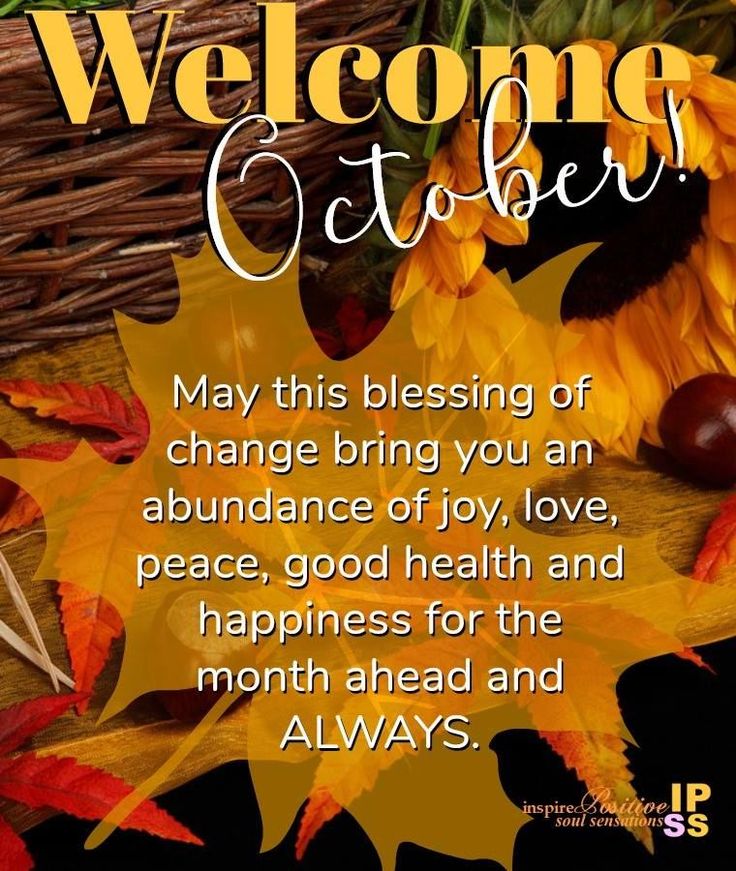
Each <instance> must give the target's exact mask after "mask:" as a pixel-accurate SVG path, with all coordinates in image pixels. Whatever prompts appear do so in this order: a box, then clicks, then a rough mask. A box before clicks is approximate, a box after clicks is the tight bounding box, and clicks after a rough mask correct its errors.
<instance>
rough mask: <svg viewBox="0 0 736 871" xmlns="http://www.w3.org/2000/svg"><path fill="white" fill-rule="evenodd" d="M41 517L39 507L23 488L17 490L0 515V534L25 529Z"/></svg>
mask: <svg viewBox="0 0 736 871" xmlns="http://www.w3.org/2000/svg"><path fill="white" fill-rule="evenodd" d="M40 517H41V509H40V508H39V507H38V505H37V504H36V502H35V501H34V500H33V499H32V498H31V497H30V496H29V495H28V493H26V492H25V491H24V490H19V491H18V493H17V495H16V497H15V501H14V502H13V504H12V505H11V506H10V508H8V510H7V511H6V512H5V514H3V515H2V517H0V535H2V534H3V533H5V532H15V531H16V530H18V529H25V528H26V527H27V526H30V525H31V524H32V523H35V522H36V521H37V520H38V519H39V518H40Z"/></svg>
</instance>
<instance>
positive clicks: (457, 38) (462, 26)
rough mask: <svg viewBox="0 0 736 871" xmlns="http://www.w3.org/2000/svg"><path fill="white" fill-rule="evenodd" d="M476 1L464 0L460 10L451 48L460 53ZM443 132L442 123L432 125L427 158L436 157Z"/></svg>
mask: <svg viewBox="0 0 736 871" xmlns="http://www.w3.org/2000/svg"><path fill="white" fill-rule="evenodd" d="M474 2H475V0H463V3H462V6H461V7H460V12H459V13H458V16H457V22H456V24H455V31H454V32H453V34H452V39H451V40H450V48H451V49H452V50H453V51H456V52H457V53H458V54H459V53H460V51H461V49H462V47H463V42H464V41H465V32H466V30H467V29H468V18H469V17H470V10H471V8H472V6H473V3H474ZM441 134H442V124H433V125H432V126H431V127H430V129H429V134H428V135H427V141H426V142H425V144H424V157H425V158H426V159H427V160H431V159H432V158H433V157H434V154H435V152H436V151H437V146H438V144H439V141H440V135H441Z"/></svg>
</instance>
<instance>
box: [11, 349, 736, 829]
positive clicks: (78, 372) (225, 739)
mask: <svg viewBox="0 0 736 871" xmlns="http://www.w3.org/2000/svg"><path fill="white" fill-rule="evenodd" d="M0 373H2V374H1V375H0V377H2V378H18V377H31V378H35V379H38V380H40V381H59V380H64V379H67V380H76V381H81V382H83V383H87V384H90V383H93V382H95V381H104V382H105V383H106V384H108V385H110V386H111V387H114V388H116V389H118V390H120V391H121V392H122V393H123V394H125V395H128V394H129V389H128V385H127V380H126V374H125V359H124V355H123V353H122V350H121V349H120V346H119V345H118V342H117V339H116V337H114V336H111V335H106V336H101V337H96V338H93V339H87V340H83V341H79V342H75V343H68V344H63V345H57V346H56V347H55V348H54V349H52V350H47V351H41V352H37V353H35V354H31V355H28V356H24V357H21V358H19V359H17V360H14V361H12V362H7V363H4V364H2V365H1V366H0ZM63 430H65V427H62V426H57V425H54V424H53V423H49V422H46V421H38V420H36V419H35V418H33V416H32V415H31V414H27V413H25V412H22V411H18V410H16V409H12V408H10V407H8V406H7V405H5V404H3V403H0V436H1V437H3V438H5V439H6V440H7V441H8V442H10V443H11V444H12V445H14V446H15V447H20V446H22V445H25V444H28V443H30V442H33V441H38V440H50V439H52V438H54V437H62V432H63ZM595 474H596V475H601V476H603V477H605V478H606V479H608V482H607V483H608V484H609V485H610V484H611V483H614V484H615V486H616V487H620V488H621V492H625V491H630V492H631V493H634V494H635V495H636V498H635V499H632V500H630V502H629V503H628V504H629V506H630V511H629V510H627V521H628V519H629V518H631V519H632V520H633V521H634V522H637V523H639V524H641V526H642V527H643V528H644V529H651V530H659V531H660V532H661V539H660V540H661V544H662V551H663V556H664V557H665V558H666V559H667V560H668V561H669V562H670V563H671V564H672V565H673V566H674V567H675V568H677V569H678V570H680V571H682V572H687V571H688V570H689V569H690V567H691V566H692V562H693V559H694V556H695V554H696V552H697V550H698V547H699V545H700V543H701V541H702V537H703V534H704V531H705V529H706V528H707V526H708V524H709V522H710V520H711V519H712V517H713V516H714V514H715V511H716V509H717V506H718V504H719V502H720V501H721V500H722V498H723V494H722V493H718V492H708V491H700V490H697V489H696V488H694V487H691V486H689V485H686V484H683V483H680V482H677V481H676V480H674V479H672V478H670V477H666V476H663V475H660V474H658V473H656V472H654V471H652V470H651V469H650V468H649V467H647V466H638V467H637V466H634V465H632V464H629V463H623V462H618V461H614V460H607V459H604V460H603V461H602V462H601V463H600V465H599V467H598V468H597V471H596V472H595ZM37 528H38V529H42V527H41V526H40V524H39V525H37ZM16 537H17V536H15V535H13V534H11V535H8V536H5V537H4V539H2V540H0V546H1V547H3V548H4V552H5V554H6V556H7V558H8V560H9V561H10V563H11V565H12V566H13V568H14V570H15V571H16V574H17V576H18V578H19V580H20V582H21V584H22V585H23V587H24V590H25V592H26V595H27V597H28V599H29V602H30V604H31V606H32V608H33V610H34V613H35V614H36V615H37V618H38V620H39V623H40V625H41V628H42V632H43V635H44V638H45V640H46V643H47V645H48V648H49V652H50V654H51V657H52V659H53V660H54V662H55V663H56V664H57V665H58V666H60V667H61V668H62V669H63V670H64V671H67V673H69V666H68V660H67V657H66V651H65V646H64V639H63V636H62V633H61V630H60V627H59V621H58V615H57V611H56V604H55V601H54V585H53V584H51V583H31V581H30V579H31V578H32V576H33V574H34V571H35V568H36V566H37V565H38V563H39V561H40V557H41V553H42V549H43V546H44V536H43V534H34V535H31V536H28V537H25V538H22V539H21V540H19V541H14V539H15V538H16ZM0 617H1V618H2V619H3V620H5V621H6V622H7V623H9V624H10V625H11V626H13V628H15V629H16V630H17V631H18V632H19V633H20V634H21V635H23V637H27V634H26V632H25V629H24V628H23V626H22V625H21V623H20V620H19V618H18V617H17V615H16V613H15V611H14V608H13V607H12V605H11V603H10V601H9V597H8V596H7V594H5V593H4V591H0ZM681 629H682V632H681V634H682V640H683V641H684V642H685V643H688V644H704V643H707V642H709V641H714V640H718V639H721V638H725V637H729V636H731V635H734V634H736V613H734V612H729V611H725V612H723V613H719V614H711V615H706V616H705V617H704V618H703V619H700V620H698V621H690V623H686V624H684V625H683V626H682V627H681ZM119 655H120V645H118V646H117V648H116V650H115V654H114V655H113V657H112V658H111V661H110V663H109V664H108V667H107V668H106V670H105V672H104V674H103V676H102V678H101V679H100V681H99V683H98V687H97V692H96V699H101V698H105V697H107V696H108V695H109V693H110V691H111V689H112V686H113V683H114V680H115V673H116V664H117V662H119ZM0 664H1V668H2V672H1V674H2V680H1V681H0V706H5V705H7V704H10V703H12V702H15V701H19V700H22V699H27V698H31V697H34V696H36V695H40V694H44V693H48V692H50V691H51V688H50V683H49V681H48V678H47V677H45V676H44V674H43V673H42V672H40V671H39V670H37V669H36V668H34V667H33V666H31V665H29V664H28V663H27V662H25V660H21V659H20V658H18V657H17V656H16V655H15V654H14V653H13V652H12V651H10V650H9V649H8V648H7V647H5V646H4V645H3V648H2V649H0ZM95 711H99V702H96V703H95V704H93V706H92V710H91V711H90V713H88V714H87V715H86V716H84V717H76V716H75V715H73V714H70V715H68V716H66V717H64V718H63V719H62V720H60V721H59V722H58V723H57V724H56V725H54V726H53V727H51V728H49V729H47V730H46V731H44V732H43V733H41V734H40V735H39V736H38V737H37V738H36V739H35V740H34V742H33V743H34V746H35V747H36V748H40V749H46V750H53V751H54V752H56V753H59V754H61V755H64V754H66V755H74V756H76V757H78V758H79V759H80V760H83V761H89V762H94V763H95V764H97V765H101V766H103V767H105V768H107V769H109V770H111V771H114V772H117V773H119V774H121V775H124V776H125V777H126V778H128V779H129V780H131V781H132V782H134V783H139V782H141V781H143V780H144V779H145V778H146V777H148V776H149V775H150V774H151V773H152V772H153V771H154V770H155V769H156V768H157V767H158V766H159V765H160V764H162V763H163V762H164V761H165V760H166V759H167V758H168V757H169V756H170V755H171V753H172V752H173V751H174V750H175V749H176V747H177V746H178V745H179V744H180V742H181V740H182V738H183V736H184V735H185V734H187V732H188V731H189V727H188V726H186V725H181V724H178V723H176V722H173V721H171V720H169V719H167V716H166V714H165V713H164V710H163V708H162V707H161V706H160V704H159V703H158V701H157V700H156V699H154V698H149V699H144V700H140V701H139V702H137V703H136V704H135V705H133V706H132V707H131V708H130V709H129V710H128V711H126V712H125V713H124V714H121V715H119V716H118V717H116V718H114V719H113V720H111V721H108V722H107V723H105V724H103V725H101V726H99V727H98V726H97V725H96V717H95ZM242 726H243V723H242V716H241V715H240V714H238V713H235V714H233V715H232V716H231V717H228V718H226V719H225V720H224V721H223V722H222V723H221V724H219V725H218V727H217V731H216V733H215V734H214V735H212V736H210V739H209V740H207V741H206V743H205V744H204V745H203V746H202V747H200V748H199V750H198V751H197V752H196V753H194V754H192V755H191V756H190V757H189V758H188V759H187V760H186V761H185V762H184V763H183V764H182V765H181V766H180V767H179V768H178V769H177V771H176V772H175V774H174V775H173V777H172V778H171V780H169V781H168V783H167V786H168V787H171V786H173V785H175V784H177V783H181V782H183V781H185V780H187V779H190V778H192V777H194V776H196V775H198V774H200V773H202V772H203V771H205V770H207V769H209V768H211V767H213V766H215V765H218V764H220V763H222V762H225V761H227V760H230V759H233V758H242V757H243V756H244V750H245V737H244V734H243V730H242ZM3 813H5V809H3ZM9 816H10V817H11V819H13V822H14V824H16V825H20V826H28V825H31V824H32V823H34V822H36V821H37V820H38V819H39V816H38V814H33V813H30V812H28V813H26V812H22V811H19V810H18V809H17V806H14V808H13V809H11V810H10V812H9Z"/></svg>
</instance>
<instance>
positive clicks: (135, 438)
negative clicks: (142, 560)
mask: <svg viewBox="0 0 736 871" xmlns="http://www.w3.org/2000/svg"><path fill="white" fill-rule="evenodd" d="M0 394H4V395H5V396H7V397H8V399H9V400H10V403H11V404H12V405H13V406H15V407H16V408H29V409H32V410H33V411H34V412H35V413H36V414H37V415H38V416H39V417H50V418H53V419H55V420H59V421H63V422H64V423H68V424H71V425H73V426H79V427H87V428H89V427H93V428H96V429H102V430H105V431H106V432H108V433H110V434H112V435H114V436H116V438H115V439H113V440H104V439H96V440H92V441H90V442H89V444H90V445H91V446H92V447H93V448H94V449H95V450H96V451H97V453H98V454H99V455H100V456H101V457H103V458H104V459H106V460H108V461H109V462H111V463H118V462H122V461H125V460H134V459H136V458H137V457H138V456H140V454H141V453H142V451H143V450H144V448H145V446H146V444H147V442H148V437H149V434H150V426H149V422H148V416H147V415H146V411H145V408H144V407H143V403H142V402H141V401H140V399H138V397H137V396H134V397H133V398H132V399H131V400H130V401H127V400H125V399H123V397H122V396H121V395H120V394H119V393H117V392H116V391H115V390H113V389H112V388H111V387H107V386H106V385H104V384H93V385H92V386H91V387H85V386H84V385H82V384H76V383H74V382H70V381H65V382H63V383H61V384H39V383H38V382H36V381H31V380H22V381H0ZM81 438H82V434H81V433H80V434H79V435H77V437H76V438H72V439H65V440H63V441H58V442H39V443H37V444H32V445H27V446H26V447H23V448H20V449H19V450H18V451H17V452H16V453H17V455H18V456H19V457H22V458H24V459H34V460H48V461H61V460H65V459H67V458H68V457H69V456H70V455H71V454H72V453H73V451H74V449H75V448H76V447H77V445H78V444H79V441H80V439H81ZM40 517H41V510H40V508H39V507H38V505H37V504H36V503H35V502H34V500H33V499H32V498H31V497H30V496H29V495H28V494H27V493H25V492H24V491H22V490H21V491H19V492H18V494H17V496H16V498H15V501H14V502H13V504H12V505H11V506H10V508H9V509H8V511H7V512H6V513H5V514H4V515H3V516H2V517H0V534H2V533H5V532H12V531H17V530H19V529H24V528H26V527H28V526H30V525H31V524H32V523H34V522H35V521H36V520H38V519H39V518H40ZM58 593H59V598H60V611H61V619H62V628H63V631H64V635H65V637H66V642H67V649H68V651H69V659H70V661H71V666H72V670H73V672H74V679H75V682H76V687H77V689H78V690H80V691H83V692H85V693H89V692H91V691H92V689H93V688H94V685H95V681H96V679H97V676H98V675H99V673H100V672H101V671H102V668H103V666H104V665H105V662H106V661H107V658H108V656H109V653H110V645H111V644H112V642H113V641H114V640H115V638H117V637H118V636H119V635H120V633H121V632H122V621H121V619H120V617H119V616H118V614H117V612H116V611H115V609H114V608H113V607H112V605H110V604H109V603H108V602H106V601H105V600H104V599H102V598H101V597H100V596H97V595H95V594H93V593H89V592H87V591H86V590H82V589H80V588H79V587H75V586H72V585H71V584H65V583H60V584H59V588H58ZM87 704H88V697H87V696H84V698H83V699H82V700H81V701H80V702H79V703H78V704H77V709H78V711H79V713H80V714H81V713H83V712H84V710H85V709H86V707H87Z"/></svg>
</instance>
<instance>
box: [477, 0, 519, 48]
mask: <svg viewBox="0 0 736 871" xmlns="http://www.w3.org/2000/svg"><path fill="white" fill-rule="evenodd" d="M480 11H481V15H482V20H483V45H506V44H507V43H508V44H509V45H515V44H516V39H515V38H513V37H514V36H515V30H516V28H515V27H514V26H513V23H512V19H511V12H510V10H509V9H508V7H507V6H506V5H505V4H504V3H502V2H501V0H482V2H481V4H480Z"/></svg>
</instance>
